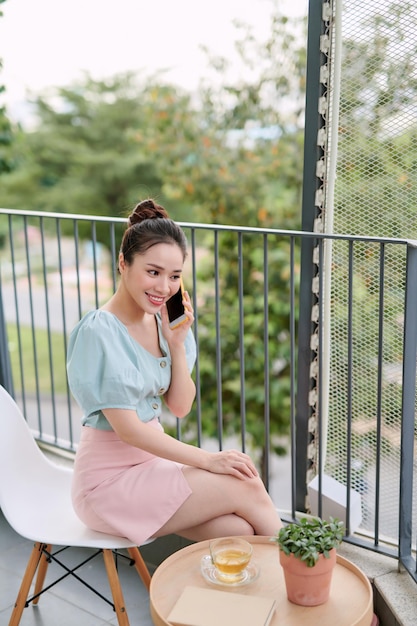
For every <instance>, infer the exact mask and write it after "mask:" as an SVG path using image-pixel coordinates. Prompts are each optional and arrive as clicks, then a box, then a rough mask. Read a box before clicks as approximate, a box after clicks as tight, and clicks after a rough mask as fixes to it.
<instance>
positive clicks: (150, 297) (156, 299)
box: [146, 293, 165, 306]
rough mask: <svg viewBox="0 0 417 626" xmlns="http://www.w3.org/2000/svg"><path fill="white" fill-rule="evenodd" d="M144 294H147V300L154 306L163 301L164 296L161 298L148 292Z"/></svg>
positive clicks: (159, 304)
mask: <svg viewBox="0 0 417 626" xmlns="http://www.w3.org/2000/svg"><path fill="white" fill-rule="evenodd" d="M146 295H147V296H148V300H149V301H150V302H151V304H154V305H155V306H161V304H163V303H164V302H165V298H161V297H160V296H153V295H152V294H150V293H147V294H146Z"/></svg>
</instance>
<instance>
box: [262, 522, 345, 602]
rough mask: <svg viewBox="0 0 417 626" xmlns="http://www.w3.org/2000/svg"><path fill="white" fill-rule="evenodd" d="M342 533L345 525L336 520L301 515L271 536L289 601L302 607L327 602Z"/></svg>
mask: <svg viewBox="0 0 417 626" xmlns="http://www.w3.org/2000/svg"><path fill="white" fill-rule="evenodd" d="M343 536H344V524H343V522H341V521H339V520H338V519H335V518H332V517H331V518H330V520H329V521H326V520H322V519H320V518H319V517H311V518H307V517H303V518H301V519H300V520H299V521H297V522H291V523H289V524H287V525H286V526H284V527H283V528H281V529H280V530H279V532H278V533H277V535H276V536H275V537H273V538H272V541H274V542H275V543H276V544H277V545H278V547H279V558H280V563H281V566H282V568H283V571H284V579H285V586H286V590H287V597H288V600H290V602H293V603H294V604H300V605H302V606H317V605H319V604H324V602H327V600H328V598H329V594H330V584H331V578H332V573H333V568H334V566H335V564H336V548H337V546H338V545H340V543H341V542H342V540H343Z"/></svg>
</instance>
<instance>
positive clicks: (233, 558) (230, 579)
mask: <svg viewBox="0 0 417 626" xmlns="http://www.w3.org/2000/svg"><path fill="white" fill-rule="evenodd" d="M252 550H253V548H252V546H251V544H250V543H249V542H248V541H246V540H245V539H241V538H240V537H225V538H223V539H214V540H213V541H211V542H210V556H211V560H212V563H213V565H214V567H215V568H216V577H217V579H218V580H220V581H222V582H225V583H237V582H241V581H242V580H244V579H245V578H246V571H245V570H246V567H247V566H248V564H249V561H250V559H251V556H252Z"/></svg>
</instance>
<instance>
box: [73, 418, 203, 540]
mask: <svg viewBox="0 0 417 626" xmlns="http://www.w3.org/2000/svg"><path fill="white" fill-rule="evenodd" d="M148 425H149V427H150V428H158V429H160V430H162V431H163V428H162V426H161V424H160V423H159V421H158V420H152V421H151V422H148ZM81 430H82V432H81V439H80V444H79V447H78V450H77V454H76V456H75V464H74V478H73V484H72V501H73V505H74V509H75V511H76V513H77V515H78V516H79V517H80V519H81V520H82V521H83V522H84V524H86V526H88V527H89V528H93V529H94V530H99V531H101V532H105V533H110V534H113V535H119V536H122V537H127V538H128V539H130V540H131V541H132V542H133V543H134V544H135V545H138V546H139V545H141V544H142V543H144V542H145V541H146V540H147V539H150V538H151V537H152V536H153V535H154V534H155V533H156V532H157V531H158V530H159V529H160V528H161V527H162V526H163V525H164V524H165V523H166V522H167V521H168V520H169V519H170V518H171V517H172V516H173V515H174V513H175V512H176V511H177V510H178V509H179V508H180V506H181V505H182V504H183V503H184V502H185V500H186V499H187V498H188V497H189V496H190V494H191V489H190V487H189V485H188V483H187V481H186V480H185V478H184V475H183V472H182V470H181V468H182V467H183V466H182V465H181V464H179V463H175V462H174V461H168V460H166V459H162V458H160V457H157V456H155V455H153V454H150V453H149V452H145V451H144V450H141V449H140V448H135V447H133V446H131V445H129V444H127V443H124V442H123V441H121V440H120V439H119V437H118V436H117V434H116V433H115V432H113V431H107V430H98V429H95V428H90V427H88V426H84V427H83V428H82V429H81Z"/></svg>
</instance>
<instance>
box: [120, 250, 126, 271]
mask: <svg viewBox="0 0 417 626" xmlns="http://www.w3.org/2000/svg"><path fill="white" fill-rule="evenodd" d="M125 267H126V262H125V258H124V256H123V252H120V253H119V272H122V271H123V270H124V269H125Z"/></svg>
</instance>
